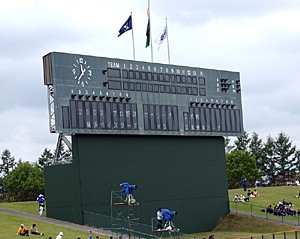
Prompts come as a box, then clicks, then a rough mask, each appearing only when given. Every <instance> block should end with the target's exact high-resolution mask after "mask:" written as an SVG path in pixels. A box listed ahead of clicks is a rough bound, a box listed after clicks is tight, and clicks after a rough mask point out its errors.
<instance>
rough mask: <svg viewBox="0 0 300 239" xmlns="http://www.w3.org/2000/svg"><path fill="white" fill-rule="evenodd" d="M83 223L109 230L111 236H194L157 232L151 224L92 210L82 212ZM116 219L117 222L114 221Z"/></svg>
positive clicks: (175, 232) (177, 238)
mask: <svg viewBox="0 0 300 239" xmlns="http://www.w3.org/2000/svg"><path fill="white" fill-rule="evenodd" d="M83 220H84V224H85V225H87V226H93V227H96V228H100V229H102V230H107V231H109V232H111V234H112V236H114V235H115V236H122V237H126V238H161V237H171V238H176V239H179V238H194V237H192V236H191V235H188V234H184V233H182V232H179V231H165V232H158V231H156V230H154V228H153V226H152V225H146V224H142V223H139V222H136V221H131V220H125V219H120V218H112V217H110V216H105V215H101V214H97V213H92V212H87V211H84V212H83ZM116 221H117V223H116Z"/></svg>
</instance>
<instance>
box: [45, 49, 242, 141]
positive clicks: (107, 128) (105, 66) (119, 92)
mask: <svg viewBox="0 0 300 239" xmlns="http://www.w3.org/2000/svg"><path fill="white" fill-rule="evenodd" d="M43 68H44V84H45V85H46V86H47V87H48V99H49V102H48V103H49V113H50V114H49V122H50V132H52V133H63V134H67V135H70V134H127V135H128V134H133V135H139V134H142V135H178V136H180V135H181V136H193V135H194V136H239V135H241V134H242V133H243V115H242V102H241V85H240V75H239V72H232V71H225V70H213V69H205V68H199V67H190V66H178V65H169V64H160V63H150V62H142V61H134V60H125V59H114V58H107V57H95V56H88V55H81V54H68V53H59V52H51V53H49V54H47V55H45V56H44V57H43Z"/></svg>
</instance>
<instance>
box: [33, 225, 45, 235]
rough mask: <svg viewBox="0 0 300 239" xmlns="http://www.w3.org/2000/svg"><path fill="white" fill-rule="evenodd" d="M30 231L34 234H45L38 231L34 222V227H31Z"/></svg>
mask: <svg viewBox="0 0 300 239" xmlns="http://www.w3.org/2000/svg"><path fill="white" fill-rule="evenodd" d="M30 233H31V234H34V235H41V236H43V235H44V233H42V232H39V231H38V229H37V228H36V224H32V227H31V228H30Z"/></svg>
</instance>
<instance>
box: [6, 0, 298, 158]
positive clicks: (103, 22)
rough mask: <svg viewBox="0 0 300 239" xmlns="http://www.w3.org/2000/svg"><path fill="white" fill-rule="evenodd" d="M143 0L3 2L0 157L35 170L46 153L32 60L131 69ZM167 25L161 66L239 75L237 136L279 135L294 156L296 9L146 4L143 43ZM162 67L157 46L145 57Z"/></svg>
mask: <svg viewBox="0 0 300 239" xmlns="http://www.w3.org/2000/svg"><path fill="white" fill-rule="evenodd" d="M147 5H148V4H147V0H110V1H105V0H81V1H78V0H9V1H2V2H1V7H0V30H1V37H0V153H2V152H3V150H4V149H9V150H10V151H11V153H12V155H13V156H14V157H15V158H16V159H17V160H18V159H22V160H23V161H32V162H34V161H36V160H37V159H38V157H39V156H40V155H41V154H42V153H43V150H44V149H45V148H46V147H47V148H48V149H51V150H54V149H55V147H56V141H57V137H58V135H57V134H51V133H50V132H49V123H48V119H49V114H48V102H47V87H46V86H44V85H43V65H42V57H43V56H44V55H46V54H47V53H49V52H52V51H57V52H68V53H78V54H83V55H94V56H104V57H112V58H123V59H133V51H132V35H131V32H126V33H124V34H123V35H122V36H121V37H117V35H118V31H119V29H120V27H121V26H122V24H123V23H124V22H125V20H126V19H127V18H128V17H129V15H130V12H132V14H133V29H134V42H135V51H136V60H141V61H151V51H150V48H145V43H146V35H145V32H146V26H147ZM165 18H167V19H168V29H169V46H170V56H171V63H172V64H176V65H187V66H195V67H203V68H211V69H220V70H231V71H238V72H240V77H241V86H242V101H243V115H244V128H245V130H246V131H247V132H248V133H249V134H250V135H251V134H252V133H253V132H254V131H255V132H256V133H258V134H259V136H260V137H261V138H262V139H263V140H264V141H265V140H266V137H267V136H268V135H271V136H272V137H277V135H278V134H279V133H280V132H281V131H282V132H284V133H286V134H287V135H288V136H289V137H290V139H291V140H292V141H293V144H294V145H296V146H297V148H298V149H300V124H299V122H300V107H299V102H300V100H299V95H300V79H299V78H300V76H299V73H298V72H299V68H300V67H299V64H300V27H299V23H300V1H299V0H289V1H286V0H281V1H279V0H264V1H262V0H242V1H241V0H189V1H186V0H176V1H170V0H151V25H152V26H151V31H152V37H153V41H154V40H155V38H156V37H157V36H158V34H159V32H160V31H161V30H162V29H163V27H164V25H165ZM153 54H154V62H159V63H168V57H167V45H166V42H164V43H163V44H162V46H161V48H160V50H159V51H157V47H156V46H154V47H153Z"/></svg>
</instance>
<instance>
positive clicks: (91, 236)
mask: <svg viewBox="0 0 300 239" xmlns="http://www.w3.org/2000/svg"><path fill="white" fill-rule="evenodd" d="M90 239H93V232H92V231H91V230H90Z"/></svg>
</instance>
